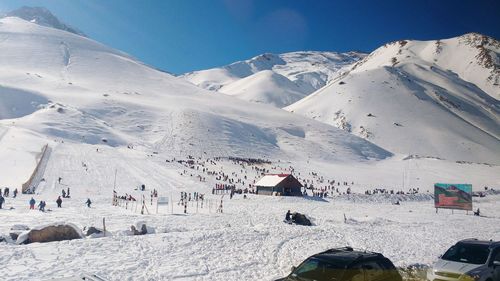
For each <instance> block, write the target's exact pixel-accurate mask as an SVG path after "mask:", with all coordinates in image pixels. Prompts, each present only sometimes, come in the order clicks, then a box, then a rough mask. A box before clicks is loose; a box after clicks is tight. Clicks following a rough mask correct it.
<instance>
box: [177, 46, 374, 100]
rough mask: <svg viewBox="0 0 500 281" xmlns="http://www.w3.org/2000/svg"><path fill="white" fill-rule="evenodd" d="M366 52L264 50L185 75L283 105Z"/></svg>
mask: <svg viewBox="0 0 500 281" xmlns="http://www.w3.org/2000/svg"><path fill="white" fill-rule="evenodd" d="M364 56H365V54H363V53H358V52H349V53H334V52H292V53H285V54H280V55H275V54H263V55H260V56H257V57H254V58H252V59H249V60H246V61H239V62H235V63H232V64H230V65H227V66H224V67H220V68H213V69H208V70H201V71H195V72H191V73H187V74H184V75H183V76H182V77H183V78H185V79H186V80H188V81H190V82H191V83H193V84H195V85H197V86H199V87H202V88H204V89H207V90H212V91H219V92H221V93H224V94H228V95H233V96H236V97H238V98H241V99H243V100H247V101H252V102H260V103H267V104H271V105H274V106H276V107H280V108H281V107H283V106H286V105H289V104H291V103H293V102H295V101H298V100H299V99H301V98H303V97H305V96H307V95H308V94H310V93H312V92H314V91H315V90H317V89H319V88H321V87H323V86H325V85H326V84H327V83H328V81H330V80H331V79H332V78H333V77H335V76H337V75H338V74H339V73H340V72H342V70H343V69H345V68H346V67H348V66H350V65H351V64H353V63H355V62H357V61H358V60H360V59H361V58H363V57H364ZM261 72H263V73H261Z"/></svg>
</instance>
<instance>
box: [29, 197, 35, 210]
mask: <svg viewBox="0 0 500 281" xmlns="http://www.w3.org/2000/svg"><path fill="white" fill-rule="evenodd" d="M29 203H30V210H34V209H35V203H36V201H35V198H33V197H31V199H30V202H29Z"/></svg>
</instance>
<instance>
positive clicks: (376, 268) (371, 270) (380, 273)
mask: <svg viewBox="0 0 500 281" xmlns="http://www.w3.org/2000/svg"><path fill="white" fill-rule="evenodd" d="M361 267H362V269H363V272H364V274H365V281H372V280H382V278H383V277H384V276H385V273H386V272H385V270H384V268H383V267H382V266H381V265H380V264H379V263H377V262H375V261H370V262H363V263H362V265H361Z"/></svg>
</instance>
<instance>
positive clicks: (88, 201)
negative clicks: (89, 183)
mask: <svg viewBox="0 0 500 281" xmlns="http://www.w3.org/2000/svg"><path fill="white" fill-rule="evenodd" d="M85 204H87V207H89V208H90V204H92V201H90V198H87V202H85Z"/></svg>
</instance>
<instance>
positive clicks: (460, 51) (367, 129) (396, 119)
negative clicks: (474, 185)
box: [286, 34, 500, 164]
mask: <svg viewBox="0 0 500 281" xmlns="http://www.w3.org/2000/svg"><path fill="white" fill-rule="evenodd" d="M477 38H484V37H483V36H480V35H477V34H467V35H464V36H461V37H457V38H452V39H447V40H438V41H398V42H394V43H391V44H387V45H385V46H383V47H380V48H379V49H377V50H375V51H374V52H373V53H371V54H370V55H369V56H367V57H366V58H365V59H364V60H363V61H361V62H359V63H357V64H355V65H354V66H353V67H352V68H351V70H350V71H349V72H347V73H346V74H345V75H341V76H339V77H337V78H336V79H335V80H334V81H332V82H331V83H330V84H329V85H328V86H326V87H324V88H322V89H320V90H318V91H317V92H315V93H313V94H311V95H310V96H308V97H306V98H304V99H302V100H300V101H298V102H296V103H295V104H293V105H290V106H288V107H287V108H286V109H287V110H288V111H291V112H294V113H296V114H300V115H304V116H307V117H310V118H312V119H315V120H319V121H322V122H325V123H327V124H332V125H335V126H337V127H339V128H341V129H343V130H345V131H348V132H351V133H353V134H355V135H358V136H361V137H363V138H365V139H367V140H370V141H371V142H373V143H375V144H377V145H380V146H381V147H383V148H385V149H387V150H389V151H392V152H396V153H404V154H418V155H421V156H431V157H440V158H444V159H449V160H462V161H474V162H488V163H494V164H498V163H499V162H498V161H499V159H500V154H499V153H500V151H499V150H498V146H499V144H500V141H499V140H500V139H499V138H500V114H499V113H500V103H499V101H498V97H499V93H500V86H498V83H497V82H495V81H497V80H498V73H497V69H498V62H497V61H498V59H497V57H498V54H499V53H500V48H499V47H498V41H496V40H494V39H492V38H486V39H482V40H483V41H484V42H485V43H482V44H483V45H481V46H484V48H487V49H488V50H491V51H490V52H489V55H490V56H491V59H492V60H493V61H496V63H495V64H494V66H492V67H488V65H483V64H482V60H481V59H480V58H478V57H477V56H478V55H480V54H481V48H479V47H477V46H476V45H472V46H471V44H472V43H470V42H475V41H477V40H479V39H477ZM452 62H453V63H455V64H452ZM463 62H467V67H465V66H464V64H463ZM484 78H485V79H484ZM490 78H491V79H490Z"/></svg>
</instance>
